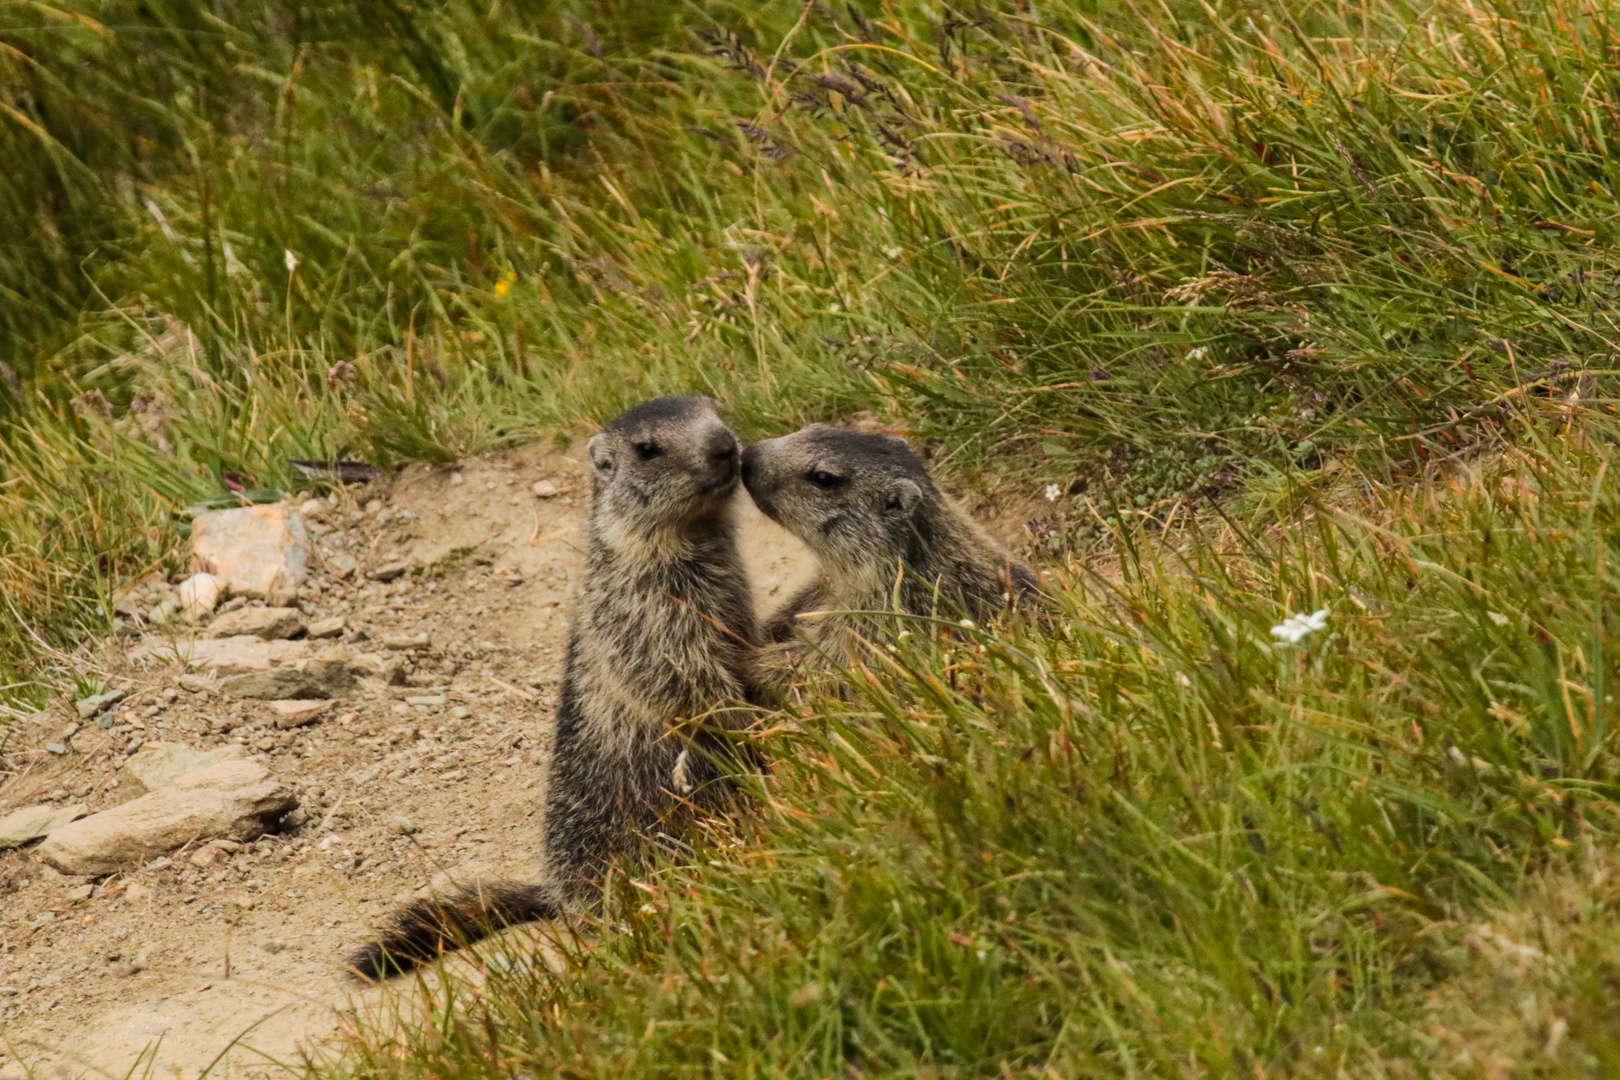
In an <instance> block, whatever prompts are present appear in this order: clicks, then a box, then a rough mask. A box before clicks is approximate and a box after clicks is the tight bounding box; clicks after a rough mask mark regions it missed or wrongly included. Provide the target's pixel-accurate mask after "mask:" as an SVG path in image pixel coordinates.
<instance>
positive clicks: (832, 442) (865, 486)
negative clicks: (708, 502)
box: [742, 424, 1039, 657]
mask: <svg viewBox="0 0 1620 1080" xmlns="http://www.w3.org/2000/svg"><path fill="white" fill-rule="evenodd" d="M742 474H743V483H744V484H745V485H746V486H747V488H748V493H749V494H750V495H752V496H753V497H754V502H755V503H757V504H758V505H759V508H760V510H761V511H762V512H763V513H764V514H765V515H766V516H767V517H769V518H770V519H771V520H773V521H775V522H777V523H778V524H780V525H781V526H782V527H783V528H785V529H787V530H788V531H789V532H791V533H792V534H793V535H795V536H797V537H798V538H799V539H800V540H803V541H804V542H805V544H806V545H808V546H809V548H810V550H811V551H812V552H814V553H815V555H816V558H817V559H818V560H819V561H820V563H821V567H820V571H819V573H818V574H817V575H816V577H815V579H814V580H812V581H811V582H810V584H809V585H806V586H805V587H804V588H803V589H801V590H800V591H799V593H798V594H797V595H796V596H794V597H793V598H792V599H790V600H789V601H788V602H787V603H786V604H785V605H783V607H782V609H781V610H780V611H778V612H776V613H775V614H774V615H772V616H771V618H770V619H769V620H767V623H766V627H765V633H766V637H767V638H768V639H769V640H771V641H787V640H790V639H792V638H793V636H794V633H795V629H798V630H802V631H805V632H808V633H809V635H810V637H811V639H812V640H814V641H815V642H816V643H817V644H818V645H820V646H821V647H822V648H824V649H827V650H828V651H829V652H831V653H832V654H833V655H834V656H835V657H836V656H841V655H842V654H843V651H844V649H845V648H846V647H847V646H848V644H849V642H848V641H847V639H846V635H845V631H847V630H851V629H854V628H855V626H856V625H857V624H861V625H862V632H863V634H867V635H871V634H876V635H877V636H879V637H882V636H884V635H885V634H887V633H888V632H890V631H891V630H892V629H893V628H894V627H893V621H892V620H884V621H883V622H881V623H879V622H873V623H861V620H860V618H859V617H858V616H852V615H847V614H832V615H823V616H819V617H816V618H809V619H799V618H797V616H799V615H800V614H801V613H805V612H813V611H832V612H857V611H868V612H871V611H892V610H895V609H896V606H897V605H896V600H897V599H898V609H899V610H900V611H904V612H909V613H911V614H914V615H926V614H929V613H932V612H935V611H937V612H939V613H940V614H942V615H952V616H954V615H955V614H956V613H957V612H958V611H964V612H966V613H967V614H969V615H972V616H973V617H974V618H983V617H985V616H986V615H989V614H991V613H992V612H995V611H998V610H1001V609H1002V608H1005V607H1008V606H1010V605H1011V604H1013V603H1018V602H1022V601H1026V600H1029V599H1032V598H1033V597H1035V596H1036V595H1037V594H1038V592H1039V583H1038V582H1037V581H1036V578H1035V575H1034V574H1032V573H1031V572H1030V571H1029V570H1028V569H1027V568H1025V567H1024V566H1022V565H1020V564H1018V563H1016V562H1013V561H1012V559H1011V558H1009V557H1008V555H1007V553H1006V552H1005V551H1003V550H1002V549H1001V547H1000V546H998V545H997V544H996V543H995V541H993V540H991V539H990V538H989V537H988V536H986V535H985V534H984V532H983V531H982V530H981V529H979V527H978V526H977V525H975V524H974V523H973V522H972V521H970V520H968V518H967V517H966V516H965V515H964V514H963V513H962V512H961V511H960V510H958V509H957V508H956V507H955V506H953V505H952V504H951V502H950V501H949V500H948V499H947V498H946V497H945V496H944V495H943V494H941V493H940V490H939V488H937V487H935V486H934V481H933V479H932V478H931V477H930V476H929V475H928V468H927V466H925V465H924V464H923V462H922V459H921V458H919V457H918V456H917V455H916V453H914V452H913V451H912V449H911V447H910V446H908V445H906V441H905V440H904V439H898V438H895V437H894V436H892V435H878V434H871V433H867V432H858V431H847V430H845V429H843V428H836V427H833V426H831V425H829V424H811V425H810V426H809V427H807V428H805V429H803V430H802V431H798V432H796V433H794V434H792V435H784V436H783V437H781V438H779V439H766V440H765V441H763V442H757V443H755V444H754V445H752V446H750V447H749V448H748V449H747V450H746V451H745V452H744V453H743V459H742ZM896 590H898V597H896Z"/></svg>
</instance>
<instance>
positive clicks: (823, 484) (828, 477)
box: [805, 469, 844, 489]
mask: <svg viewBox="0 0 1620 1080" xmlns="http://www.w3.org/2000/svg"><path fill="white" fill-rule="evenodd" d="M805 479H806V480H808V481H810V482H811V483H812V484H814V485H816V487H818V488H823V489H825V488H835V487H837V486H838V485H839V484H841V483H843V482H844V478H843V477H842V476H834V475H833V474H832V473H830V472H824V471H822V470H821V469H814V470H812V471H811V472H810V473H809V474H808V475H807V476H805Z"/></svg>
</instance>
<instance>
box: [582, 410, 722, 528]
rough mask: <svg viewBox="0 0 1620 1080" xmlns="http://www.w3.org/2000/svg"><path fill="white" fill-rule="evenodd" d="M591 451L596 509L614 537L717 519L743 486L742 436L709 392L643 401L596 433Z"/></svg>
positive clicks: (598, 518) (601, 523)
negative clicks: (726, 420)
mask: <svg viewBox="0 0 1620 1080" xmlns="http://www.w3.org/2000/svg"><path fill="white" fill-rule="evenodd" d="M589 451H590V455H591V465H592V466H593V472H592V475H591V516H592V518H593V519H594V520H595V521H596V523H597V526H598V528H599V529H600V530H601V531H602V535H603V537H604V539H607V540H608V541H609V542H610V543H615V542H616V541H619V542H622V541H632V540H646V539H648V538H650V537H652V536H654V535H655V534H659V533H666V532H668V531H670V530H672V529H673V530H676V531H679V530H680V529H681V528H682V527H685V526H690V525H694V524H697V523H700V522H703V521H705V520H712V519H714V518H716V517H718V516H720V515H721V514H722V513H724V511H725V509H726V507H727V505H728V504H729V502H730V499H731V494H732V492H733V491H735V490H736V488H737V438H736V436H735V435H733V434H732V433H731V429H730V428H728V427H726V425H725V424H724V423H723V422H722V421H721V420H720V417H719V416H717V415H716V414H715V411H714V403H713V402H711V401H710V400H709V399H708V398H706V397H663V398H654V399H653V400H652V401H649V402H646V403H644V404H641V405H637V406H636V407H635V408H633V409H631V410H630V411H629V412H626V413H624V414H622V415H621V416H619V417H617V418H616V419H614V420H612V421H610V422H609V423H608V425H607V426H606V427H604V428H603V429H602V430H601V431H600V432H599V433H598V434H596V435H595V436H593V437H592V438H591V441H590V445H589ZM615 546H617V544H616V543H615Z"/></svg>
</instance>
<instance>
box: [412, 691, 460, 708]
mask: <svg viewBox="0 0 1620 1080" xmlns="http://www.w3.org/2000/svg"><path fill="white" fill-rule="evenodd" d="M449 700H450V699H449V698H447V697H445V696H444V695H443V694H421V695H419V696H417V697H408V698H406V699H405V704H407V705H420V706H422V707H423V708H426V707H427V706H430V705H444V704H447V703H448V702H449Z"/></svg>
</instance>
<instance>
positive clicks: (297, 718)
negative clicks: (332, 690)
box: [270, 699, 332, 729]
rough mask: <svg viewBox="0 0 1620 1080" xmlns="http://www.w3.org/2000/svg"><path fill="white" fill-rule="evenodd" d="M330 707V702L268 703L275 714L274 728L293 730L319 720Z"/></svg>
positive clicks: (317, 700)
mask: <svg viewBox="0 0 1620 1080" xmlns="http://www.w3.org/2000/svg"><path fill="white" fill-rule="evenodd" d="M331 707H332V703H331V702H330V701H321V700H319V699H316V700H313V701H274V702H271V703H270V708H271V710H272V711H273V712H274V713H275V717H276V727H278V728H283V729H286V728H295V727H303V726H304V725H305V724H309V723H313V722H314V721H316V720H318V719H320V716H321V714H322V713H324V712H326V710H328V709H330V708H331Z"/></svg>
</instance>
